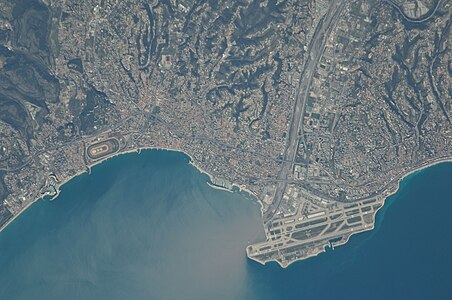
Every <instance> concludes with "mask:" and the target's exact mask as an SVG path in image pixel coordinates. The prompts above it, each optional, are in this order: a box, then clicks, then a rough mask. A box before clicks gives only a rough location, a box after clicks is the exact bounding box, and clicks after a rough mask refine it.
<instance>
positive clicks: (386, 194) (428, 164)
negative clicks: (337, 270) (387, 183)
mask: <svg viewBox="0 0 452 300" xmlns="http://www.w3.org/2000/svg"><path fill="white" fill-rule="evenodd" d="M142 150H161V151H172V152H179V153H182V154H184V155H186V156H187V157H188V158H189V164H190V165H192V166H194V167H195V168H196V169H197V170H198V171H199V172H201V173H203V174H206V175H207V176H208V177H209V179H210V181H211V182H212V183H213V182H214V176H213V175H212V174H210V173H209V172H207V171H206V170H204V169H203V168H201V167H200V166H199V165H197V164H196V163H195V162H194V160H193V157H192V156H191V155H190V154H188V153H186V152H184V151H182V150H180V149H173V148H164V147H163V148H162V147H140V148H136V149H129V150H125V151H121V152H117V153H113V154H112V155H109V156H107V157H104V158H101V159H99V160H98V161H95V162H93V163H92V164H91V165H89V166H86V167H87V168H86V169H85V170H83V171H80V172H78V173H76V174H75V175H73V176H71V177H68V178H67V179H65V180H63V181H61V182H60V183H59V184H58V185H57V186H56V190H57V194H56V195H55V196H53V197H52V200H54V199H55V198H57V197H58V196H59V195H60V192H61V187H62V186H63V185H64V184H66V183H68V182H69V181H70V180H72V179H74V178H75V177H77V176H79V175H82V174H84V173H88V174H91V169H92V168H93V167H94V166H96V165H98V164H100V163H102V162H104V161H106V160H108V159H111V158H113V157H116V156H120V155H125V154H129V153H134V152H135V153H138V154H140V153H141V151H142ZM446 162H452V157H442V158H439V159H434V160H432V161H427V162H424V163H423V164H421V165H420V166H418V167H416V168H414V169H412V170H410V171H408V172H406V173H403V174H401V175H400V177H399V178H398V179H397V178H396V179H394V180H397V184H396V185H395V186H394V187H393V188H392V189H389V190H387V191H385V192H383V193H382V197H383V200H382V205H381V207H380V208H378V209H377V210H376V212H375V215H374V223H373V224H372V226H370V227H369V228H368V229H367V228H366V230H363V231H359V232H351V233H350V234H348V235H347V236H344V238H345V239H341V240H340V241H338V242H336V243H333V244H331V245H330V247H331V248H332V249H334V247H337V246H341V245H344V244H346V243H347V242H348V241H349V239H350V237H351V236H352V235H355V234H359V233H364V232H367V231H371V230H373V229H375V223H376V217H377V214H378V211H379V210H380V209H381V208H382V207H383V206H384V205H385V203H386V200H387V199H388V198H389V197H390V196H392V195H394V194H395V193H397V191H398V190H399V189H400V183H401V181H402V180H404V179H405V178H406V177H408V176H410V175H412V174H413V173H416V172H419V171H421V170H423V169H426V168H428V167H431V166H434V165H437V164H441V163H446ZM212 183H210V182H207V184H208V185H209V186H210V187H212V188H214V189H220V190H224V191H228V192H233V188H234V187H236V188H238V189H239V191H242V192H246V193H248V194H249V195H250V196H252V197H253V198H254V199H255V200H256V201H257V203H259V205H260V207H261V209H260V210H261V217H262V218H261V222H262V226H264V227H265V224H264V221H263V214H264V212H263V207H264V206H263V203H262V201H261V200H260V199H259V198H258V197H257V196H256V195H255V194H254V193H253V192H251V191H250V190H249V189H247V188H246V187H245V186H243V185H240V184H238V183H234V182H233V183H231V188H230V189H229V188H226V187H224V186H219V185H214V184H212ZM42 198H43V197H39V198H37V199H35V200H33V201H32V202H30V203H27V205H25V206H24V207H23V209H21V210H20V211H19V212H18V213H16V214H15V215H14V216H13V217H12V218H11V219H10V220H8V221H7V222H6V223H5V224H4V225H3V226H2V227H1V228H0V233H1V232H2V231H3V230H4V229H5V228H6V227H8V225H10V224H11V223H12V222H13V221H15V220H16V218H17V217H19V216H20V215H21V214H22V213H23V212H25V211H26V210H27V209H28V208H29V207H30V206H31V205H32V204H34V203H35V202H37V201H39V200H40V199H42ZM264 232H265V228H264ZM266 238H268V237H267V236H266ZM326 247H328V246H325V247H324V248H323V249H322V250H320V251H317V252H313V253H312V254H311V255H309V256H307V257H304V258H302V259H296V260H293V261H289V262H286V264H283V263H281V262H279V261H277V260H274V261H275V262H276V263H278V265H279V266H280V267H281V268H283V269H285V268H287V267H288V266H290V265H292V264H293V263H295V262H297V261H302V260H305V259H308V258H311V257H314V256H317V255H319V254H321V253H325V252H326ZM247 257H248V258H249V259H251V260H253V261H257V260H255V259H253V258H251V257H249V256H248V254H247ZM257 262H259V263H261V264H262V265H265V264H266V262H260V261H257Z"/></svg>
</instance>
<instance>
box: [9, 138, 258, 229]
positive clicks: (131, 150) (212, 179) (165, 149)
mask: <svg viewBox="0 0 452 300" xmlns="http://www.w3.org/2000/svg"><path fill="white" fill-rule="evenodd" d="M142 150H154V151H171V152H178V153H182V154H184V155H186V156H188V158H189V162H188V164H189V165H192V166H193V167H195V168H196V169H197V170H198V171H199V172H201V173H203V174H206V175H207V176H208V177H209V180H210V181H211V182H212V183H213V182H214V176H213V175H212V174H210V173H209V172H207V171H205V170H204V169H202V168H201V167H200V166H199V165H197V164H196V163H194V160H193V157H192V156H191V155H190V154H188V153H186V152H184V151H183V150H180V149H174V148H166V147H140V148H135V149H129V150H124V151H121V152H116V153H113V154H111V155H108V156H106V157H103V158H101V159H99V160H97V161H94V162H93V163H92V164H91V165H89V166H88V165H86V169H85V170H83V171H80V172H77V173H76V174H74V175H72V176H70V177H68V178H67V179H65V180H62V181H61V182H59V183H58V185H57V186H56V187H55V188H56V191H57V193H56V195H54V196H52V198H51V200H54V199H56V198H57V197H58V196H59V195H60V192H61V187H62V186H63V185H65V184H66V183H68V182H69V181H71V180H72V179H74V178H76V177H78V176H80V175H82V174H85V173H88V174H91V169H92V168H93V167H95V166H97V165H99V164H101V163H103V162H104V161H106V160H109V159H111V158H114V157H116V156H120V155H125V154H129V153H138V154H140V153H141V151H142ZM207 184H208V185H209V186H210V187H212V188H215V189H220V190H224V191H228V192H231V193H232V192H233V189H232V188H234V187H237V188H238V189H239V191H243V192H246V193H248V194H249V195H251V196H252V197H253V198H255V199H256V201H257V202H258V203H259V205H260V206H261V214H262V208H263V205H262V202H261V201H260V200H259V198H258V197H257V196H256V195H255V194H254V193H253V192H251V191H250V190H248V189H247V188H246V187H244V186H242V185H240V184H238V183H231V189H228V188H226V187H224V186H219V185H214V184H211V183H209V182H207ZM44 196H45V195H44ZM44 196H42V197H39V198H36V199H34V200H33V201H31V202H29V203H27V204H26V205H25V206H24V207H23V208H22V209H21V210H20V211H19V212H18V213H16V214H15V215H13V217H12V218H11V219H9V220H8V221H7V222H6V223H5V224H3V226H1V227H0V233H1V232H2V231H3V230H4V229H5V228H6V227H8V225H10V224H11V223H12V222H13V221H14V220H15V219H16V218H17V217H19V216H20V215H22V213H24V212H25V211H26V210H27V209H28V208H29V207H30V206H31V205H33V204H34V203H36V202H37V201H39V200H41V199H43V197H44Z"/></svg>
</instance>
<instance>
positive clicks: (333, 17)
mask: <svg viewBox="0 0 452 300" xmlns="http://www.w3.org/2000/svg"><path fill="white" fill-rule="evenodd" d="M344 4H345V1H344V0H339V1H331V2H330V6H329V7H328V10H327V12H326V14H325V15H324V16H323V17H322V18H321V20H320V21H319V23H318V24H317V27H316V29H315V31H314V34H313V36H312V38H311V41H310V43H309V47H308V52H307V53H308V57H307V59H306V61H305V64H304V67H303V71H302V74H301V79H300V83H299V85H298V89H297V92H296V99H295V106H294V108H293V116H292V120H291V124H290V129H289V132H288V138H287V145H286V149H285V153H284V162H283V164H282V167H281V170H280V172H279V175H278V179H279V180H281V181H280V182H278V184H277V186H276V191H275V195H274V197H273V201H272V203H271V204H270V205H269V207H268V209H267V211H266V212H265V213H264V223H267V222H268V221H270V220H271V219H272V217H273V216H274V215H275V213H276V212H277V210H278V208H279V205H280V204H281V200H282V198H283V195H284V191H285V189H286V186H287V183H286V182H285V181H283V180H286V179H287V177H288V175H289V173H290V172H291V170H292V166H293V163H294V161H295V157H296V153H297V149H298V143H299V136H303V126H302V125H303V119H302V117H303V114H304V110H305V104H306V98H307V97H308V94H309V87H310V86H311V82H312V78H313V77H314V74H315V70H316V68H317V65H318V63H319V61H320V59H321V57H322V54H323V50H324V49H325V44H326V41H327V39H328V37H329V35H330V34H331V31H332V30H333V28H334V27H336V24H337V21H338V20H339V16H340V14H341V11H342V9H343V7H344ZM300 131H301V133H300Z"/></svg>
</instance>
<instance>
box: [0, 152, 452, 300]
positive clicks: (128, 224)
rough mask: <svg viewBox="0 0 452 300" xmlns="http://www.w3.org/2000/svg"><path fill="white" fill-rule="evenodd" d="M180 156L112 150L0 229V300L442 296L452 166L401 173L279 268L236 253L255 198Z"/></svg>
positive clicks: (445, 293) (251, 223)
mask: <svg viewBox="0 0 452 300" xmlns="http://www.w3.org/2000/svg"><path fill="white" fill-rule="evenodd" d="M206 181H207V176H206V175H203V174H201V173H199V172H198V171H197V170H196V169H195V168H193V167H191V166H189V165H188V159H187V157H186V156H184V155H182V154H179V153H174V152H163V151H144V152H143V153H142V154H140V155H138V154H129V155H124V156H120V157H117V158H114V159H111V160H109V161H107V162H104V163H102V164H101V165H99V166H96V167H94V168H93V172H92V174H91V175H88V174H84V175H81V176H79V177H77V178H75V179H74V180H72V181H71V182H69V183H68V184H66V185H65V186H64V187H63V188H62V193H61V195H60V196H59V197H58V199H57V200H55V201H52V202H50V201H39V202H38V203H36V204H35V205H33V206H32V207H31V208H30V209H29V210H28V211H27V212H25V213H24V214H23V215H22V216H21V217H19V218H18V219H17V220H16V221H15V222H14V223H13V224H11V225H10V226H9V227H8V228H7V229H6V230H5V231H4V232H2V233H0V299H87V300H90V299H238V300H242V299H252V300H254V299H256V300H265V299H452V284H451V282H452V256H451V255H450V252H451V249H452V235H451V234H450V231H451V230H452V217H451V215H452V164H450V163H449V164H441V165H437V166H433V167H430V168H428V169H426V170H424V171H421V172H418V173H416V174H415V175H412V176H409V177H408V178H407V179H405V180H404V181H403V182H402V185H401V188H400V190H399V192H398V193H397V194H396V195H394V196H392V197H390V198H389V199H388V202H387V204H386V205H385V207H384V208H383V209H382V210H381V211H380V212H379V214H378V217H377V228H376V229H375V230H374V231H372V232H368V233H363V234H360V235H357V236H353V237H352V238H351V239H350V241H349V243H348V244H346V245H344V246H341V247H338V248H336V249H335V250H334V251H331V250H329V251H327V253H324V254H322V255H319V256H318V257H315V258H312V259H309V260H306V261H302V262H297V263H295V264H293V265H291V266H289V268H287V269H281V268H280V267H279V266H278V265H276V264H275V263H273V264H268V265H266V266H262V265H260V264H258V263H255V262H253V261H250V260H247V259H246V256H245V247H246V245H247V243H248V242H250V241H255V240H257V239H260V238H263V231H262V228H261V221H260V212H259V206H258V205H257V204H256V203H255V202H253V201H252V200H250V199H249V198H246V197H245V196H244V195H240V194H237V193H228V192H224V191H220V190H215V189H212V188H210V187H209V186H208V185H207V184H206Z"/></svg>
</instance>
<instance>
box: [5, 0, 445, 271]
mask: <svg viewBox="0 0 452 300" xmlns="http://www.w3.org/2000/svg"><path fill="white" fill-rule="evenodd" d="M413 3H416V5H414V4H413ZM30 20H33V21H32V22H31V21H30ZM451 20H452V18H451V1H446V0H419V1H405V0H397V1H396V0H384V1H370V0H365V1H353V0H350V1H346V0H338V1H325V0H324V1H314V0H287V1H271V0H268V1H191V0H184V1H179V0H178V1H158V0H155V1H142V3H139V4H137V1H120V2H114V1H113V2H111V1H94V0H93V1H87V2H84V3H83V4H76V3H74V2H73V1H64V0H59V1H52V2H51V4H48V3H47V2H45V1H42V2H41V1H38V0H26V1H12V0H7V1H6V2H5V3H3V4H1V5H0V33H1V34H0V78H1V80H0V127H1V130H0V231H1V230H3V229H4V228H5V227H6V226H7V225H8V224H10V223H11V221H12V220H14V218H15V217H17V216H18V215H20V213H21V212H23V211H24V210H26V208H28V207H29V206H30V205H31V204H32V203H34V202H35V201H37V200H38V199H41V198H43V197H44V196H46V195H47V196H52V197H56V196H57V195H58V193H59V188H60V186H61V185H62V184H64V183H65V182H67V181H68V180H70V179H71V178H73V177H75V176H78V175H79V174H81V173H84V172H87V171H89V170H90V168H91V167H92V166H94V165H96V164H98V163H100V162H102V161H103V160H105V159H108V158H111V157H113V156H116V155H121V154H124V153H128V152H136V151H140V149H168V150H174V151H180V152H183V153H186V154H187V155H188V156H189V157H190V159H191V163H192V164H193V165H194V166H195V167H197V168H198V169H200V170H201V171H203V172H205V173H207V174H208V175H209V176H210V178H211V181H212V182H213V183H214V184H215V185H218V186H221V187H225V188H226V189H228V190H230V189H232V187H233V186H237V187H239V188H240V189H242V190H244V191H247V192H248V193H250V194H252V195H254V196H255V197H256V198H257V199H258V201H259V202H260V203H261V206H262V208H261V209H262V218H263V226H264V229H265V234H266V238H267V239H266V241H262V242H260V243H257V244H253V245H250V246H248V248H247V249H246V253H247V255H248V257H249V258H251V259H253V260H256V261H258V262H260V263H266V262H269V261H276V262H278V263H279V264H280V265H281V266H282V267H286V266H288V265H289V264H291V263H292V262H294V261H297V260H302V259H305V258H308V257H311V256H314V255H317V254H319V253H321V252H323V251H324V249H325V247H326V246H328V245H332V246H333V247H334V246H338V245H341V244H344V243H346V242H347V241H348V239H349V237H350V236H351V235H352V234H356V233H359V232H364V231H367V230H371V229H373V228H374V222H375V215H376V213H377V211H378V210H379V209H380V208H381V207H382V206H383V205H384V201H385V199H386V198H387V197H388V196H389V195H391V194H393V193H395V192H396V191H397V189H398V185H399V182H400V180H401V179H402V178H403V177H405V176H407V175H408V174H410V173H411V172H414V171H416V170H419V169H422V168H425V167H428V166H429V165H432V164H436V163H440V162H445V161H450V160H451V159H452V125H451V120H450V117H451V113H452V100H451V97H450V91H451V89H452V80H451V77H452V68H451V63H450V50H449V48H450V36H451V33H450V31H451V28H450V27H451Z"/></svg>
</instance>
